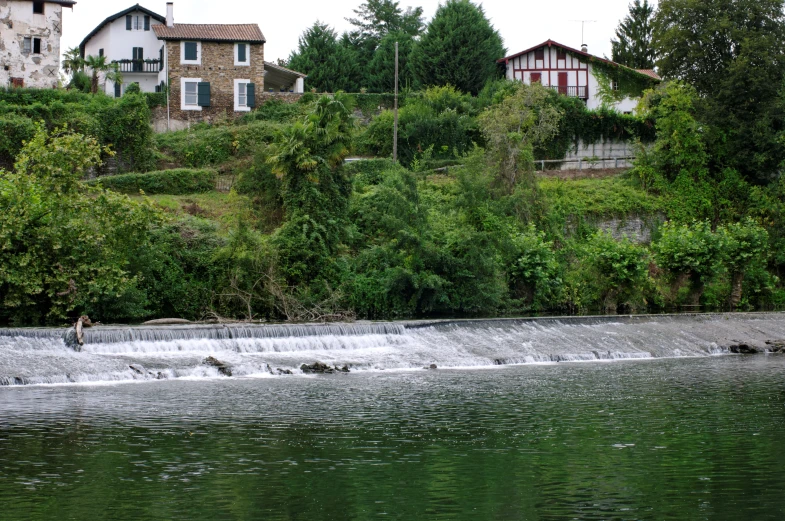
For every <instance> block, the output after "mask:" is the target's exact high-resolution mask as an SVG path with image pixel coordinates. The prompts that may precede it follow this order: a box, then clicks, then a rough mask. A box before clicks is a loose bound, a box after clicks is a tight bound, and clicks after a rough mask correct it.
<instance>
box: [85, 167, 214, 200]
mask: <svg viewBox="0 0 785 521" xmlns="http://www.w3.org/2000/svg"><path fill="white" fill-rule="evenodd" d="M216 176H217V173H216V171H215V170H209V169H203V170H197V169H189V168H175V169H172V170H162V171H159V172H147V173H144V174H121V175H113V176H105V177H100V178H98V179H94V180H92V181H90V183H89V184H92V185H100V186H101V187H103V188H107V189H109V190H112V191H113V192H118V193H121V194H138V193H139V192H143V193H146V194H173V195H177V194H197V193H200V192H210V191H212V190H214V189H215V180H216Z"/></svg>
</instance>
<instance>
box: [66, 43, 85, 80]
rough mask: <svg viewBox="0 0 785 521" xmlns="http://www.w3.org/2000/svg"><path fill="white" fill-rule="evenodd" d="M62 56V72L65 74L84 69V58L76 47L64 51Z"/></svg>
mask: <svg viewBox="0 0 785 521" xmlns="http://www.w3.org/2000/svg"><path fill="white" fill-rule="evenodd" d="M64 56H65V59H64V60H63V72H65V73H66V74H73V73H75V72H81V71H84V58H82V53H81V52H79V49H78V48H77V47H71V48H70V49H68V50H67V51H65V54H64Z"/></svg>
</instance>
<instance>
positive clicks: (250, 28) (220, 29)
mask: <svg viewBox="0 0 785 521" xmlns="http://www.w3.org/2000/svg"><path fill="white" fill-rule="evenodd" d="M153 30H154V31H155V35H156V36H157V37H158V39H159V40H203V41H212V42H250V43H264V42H265V39H264V35H263V34H262V30H261V29H259V26H258V25H256V24H174V27H167V26H166V25H156V26H154V27H153Z"/></svg>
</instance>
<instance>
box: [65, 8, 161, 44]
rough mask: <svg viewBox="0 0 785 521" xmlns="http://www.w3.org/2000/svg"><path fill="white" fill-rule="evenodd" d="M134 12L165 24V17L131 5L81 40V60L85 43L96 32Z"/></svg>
mask: <svg viewBox="0 0 785 521" xmlns="http://www.w3.org/2000/svg"><path fill="white" fill-rule="evenodd" d="M74 3H75V2H74ZM134 11H140V12H142V13H144V14H146V15H148V16H150V18H152V19H153V20H158V21H159V22H161V23H166V17H165V16H161V15H160V14H158V13H154V12H153V11H151V10H149V9H147V8H145V7H142V6H141V5H139V4H136V5H132V6H131V7H129V8H128V9H125V10H123V11H120V12H119V13H115V14H113V15H112V16H110V17H108V18H107V19H106V20H104V21H103V22H101V23H100V24H98V26H97V27H96V28H95V29H93V30H92V31H90V34H88V35H87V36H85V39H84V40H82V43H80V44H79V51H80V52H81V53H82V58H84V57H85V56H84V49H85V46H86V45H87V42H89V41H90V38H92V37H93V36H95V35H96V34H98V32H99V31H100V30H101V29H103V28H104V26H105V25H106V24H110V23H112V22H114V21H115V20H117V19H118V18H122V17H123V16H125V15H127V14H131V13H133V12H134Z"/></svg>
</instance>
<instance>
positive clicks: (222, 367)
mask: <svg viewBox="0 0 785 521" xmlns="http://www.w3.org/2000/svg"><path fill="white" fill-rule="evenodd" d="M202 364H203V365H209V366H212V367H215V368H216V369H218V372H219V373H220V374H222V375H224V376H232V366H231V365H229V364H227V363H225V362H221V361H220V360H218V359H217V358H215V357H212V356H208V357H207V358H205V359H204V360H202Z"/></svg>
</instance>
